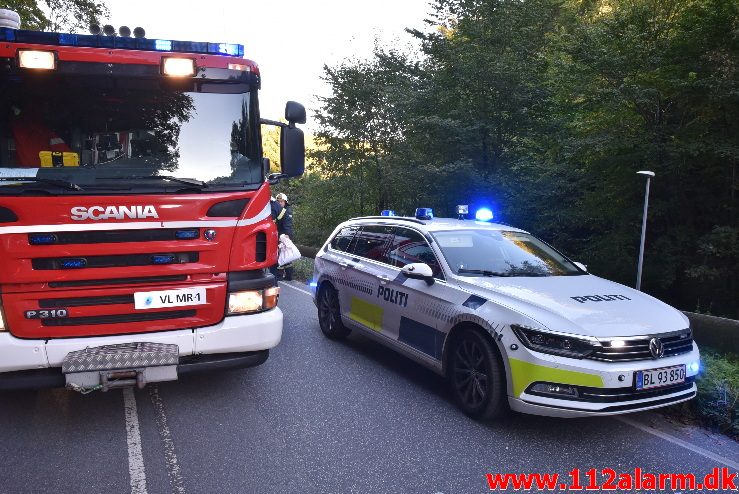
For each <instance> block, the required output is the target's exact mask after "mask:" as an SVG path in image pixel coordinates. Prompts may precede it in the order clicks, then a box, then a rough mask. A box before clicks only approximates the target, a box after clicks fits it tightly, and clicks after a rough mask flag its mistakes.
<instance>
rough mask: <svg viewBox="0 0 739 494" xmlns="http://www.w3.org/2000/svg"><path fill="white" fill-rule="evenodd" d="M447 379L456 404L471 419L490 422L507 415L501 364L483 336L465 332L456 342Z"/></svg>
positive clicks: (452, 349)
mask: <svg viewBox="0 0 739 494" xmlns="http://www.w3.org/2000/svg"><path fill="white" fill-rule="evenodd" d="M447 375H448V377H449V385H450V387H451V392H452V395H453V396H454V399H455V401H456V402H457V404H458V405H459V407H460V408H461V409H462V410H463V411H464V412H465V413H466V414H467V415H469V416H470V417H473V418H476V419H490V418H494V417H498V416H500V415H502V414H503V413H504V412H505V411H506V407H505V402H504V397H505V379H504V377H503V370H502V366H501V362H500V359H499V357H498V354H497V353H496V351H495V349H494V348H493V345H492V343H491V342H490V341H489V339H488V338H486V337H485V336H484V335H483V334H481V333H480V332H478V331H474V330H465V331H464V333H462V335H461V336H460V337H458V338H456V339H455V340H454V341H453V342H452V346H451V349H450V355H449V368H448V374H447Z"/></svg>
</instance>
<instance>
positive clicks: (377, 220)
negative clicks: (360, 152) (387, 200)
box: [347, 216, 528, 233]
mask: <svg viewBox="0 0 739 494" xmlns="http://www.w3.org/2000/svg"><path fill="white" fill-rule="evenodd" d="M355 222H356V223H360V224H361V223H374V224H383V223H384V224H390V225H402V224H406V225H408V226H412V225H414V224H415V225H423V226H424V228H423V229H424V230H426V231H429V232H437V231H448V230H505V231H510V232H520V233H528V232H527V231H525V230H521V229H520V228H514V227H512V226H508V225H501V224H500V223H488V222H486V221H475V220H459V219H456V218H434V219H432V220H419V219H418V218H415V217H413V216H362V217H359V218H352V219H351V220H349V221H347V223H355Z"/></svg>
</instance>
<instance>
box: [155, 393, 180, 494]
mask: <svg viewBox="0 0 739 494" xmlns="http://www.w3.org/2000/svg"><path fill="white" fill-rule="evenodd" d="M149 396H150V397H151V403H152V404H153V405H154V412H155V417H156V422H157V426H158V428H159V436H160V437H161V438H162V442H163V443H164V461H165V463H166V465H167V476H168V477H169V485H170V486H171V487H172V492H174V493H176V494H185V482H184V481H183V480H182V473H181V472H182V471H181V470H180V464H179V462H178V461H177V455H176V454H175V452H174V441H173V440H172V433H171V432H170V431H169V425H167V416H166V415H165V414H164V402H163V401H162V397H161V396H159V388H157V386H156V385H150V386H149Z"/></svg>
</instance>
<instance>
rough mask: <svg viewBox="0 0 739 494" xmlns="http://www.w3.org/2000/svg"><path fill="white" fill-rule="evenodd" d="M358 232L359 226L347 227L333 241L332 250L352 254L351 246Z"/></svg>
mask: <svg viewBox="0 0 739 494" xmlns="http://www.w3.org/2000/svg"><path fill="white" fill-rule="evenodd" d="M358 230H359V227H357V226H345V227H344V228H342V229H341V230H339V233H337V234H336V236H335V237H334V238H333V240H331V248H332V249H334V250H339V251H341V252H350V250H349V249H350V244H351V243H352V239H354V235H355V234H356V233H357V231H358Z"/></svg>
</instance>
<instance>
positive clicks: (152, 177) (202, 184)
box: [102, 175, 208, 189]
mask: <svg viewBox="0 0 739 494" xmlns="http://www.w3.org/2000/svg"><path fill="white" fill-rule="evenodd" d="M102 180H165V181H168V182H176V183H180V184H185V185H194V186H196V187H199V188H201V189H204V188H206V187H208V184H207V183H206V182H202V181H200V180H196V179H194V178H178V177H171V176H169V175H130V176H127V177H102Z"/></svg>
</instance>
